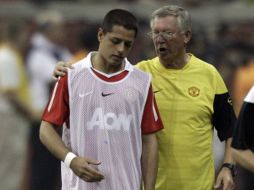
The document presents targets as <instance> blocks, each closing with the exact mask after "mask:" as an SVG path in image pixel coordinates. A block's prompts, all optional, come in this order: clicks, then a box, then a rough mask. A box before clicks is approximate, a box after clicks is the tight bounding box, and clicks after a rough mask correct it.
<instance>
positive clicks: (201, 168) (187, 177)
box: [54, 5, 236, 190]
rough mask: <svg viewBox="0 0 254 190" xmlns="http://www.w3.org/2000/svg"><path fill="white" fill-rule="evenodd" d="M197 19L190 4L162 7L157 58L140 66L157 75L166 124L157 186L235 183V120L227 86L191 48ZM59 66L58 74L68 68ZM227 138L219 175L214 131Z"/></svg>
mask: <svg viewBox="0 0 254 190" xmlns="http://www.w3.org/2000/svg"><path fill="white" fill-rule="evenodd" d="M191 34H192V31H191V19H190V15H189V13H188V11H186V10H185V9H184V8H182V7H179V6H175V5H170V6H164V7H161V8H159V9H158V10H156V11H155V12H154V13H153V14H152V18H151V32H150V33H149V36H150V37H151V38H152V40H153V42H154V47H155V51H156V54H157V57H155V58H153V59H151V60H147V61H141V62H140V63H138V64H137V67H138V68H140V69H141V70H143V71H145V72H148V73H150V74H151V75H152V77H153V80H152V84H153V86H154V93H155V96H156V100H157V102H158V109H159V112H160V114H161V119H162V121H163V124H164V127H165V128H164V130H162V131H160V132H159V133H158V135H157V137H158V147H159V168H158V177H157V182H156V189H157V190H178V189H179V190H190V189H191V190H194V189H195V190H213V189H214V187H215V188H220V187H222V188H223V190H232V189H233V186H234V182H233V175H232V174H233V173H232V169H233V167H234V165H233V164H234V161H233V158H232V153H231V148H230V144H231V136H232V132H233V126H234V122H235V119H236V118H235V115H234V111H233V108H232V104H231V103H232V102H231V99H230V96H229V93H228V91H227V88H226V86H225V84H224V82H223V80H222V78H221V76H220V74H219V73H218V71H217V70H216V69H215V68H214V67H213V66H212V65H210V64H208V63H206V62H204V61H202V60H200V59H198V58H197V57H195V56H194V55H193V54H191V53H187V52H186V47H187V44H188V43H189V41H190V39H191ZM61 65H63V64H59V65H58V66H57V67H56V68H55V73H54V74H55V75H61V74H63V72H64V70H65V69H64V68H63V67H62V66H61ZM214 127H215V129H216V130H217V131H218V136H219V138H220V140H222V141H223V140H225V141H226V147H225V153H224V160H223V164H222V168H221V170H220V172H219V174H218V177H217V179H216V181H215V180H214V179H215V167H214V157H213V150H212V141H213V129H214Z"/></svg>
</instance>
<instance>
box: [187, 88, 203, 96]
mask: <svg viewBox="0 0 254 190" xmlns="http://www.w3.org/2000/svg"><path fill="white" fill-rule="evenodd" d="M188 93H189V95H190V96H192V97H197V96H199V94H200V89H198V88H197V87H195V86H191V87H190V88H188Z"/></svg>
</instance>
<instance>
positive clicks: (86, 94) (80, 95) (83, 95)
mask: <svg viewBox="0 0 254 190" xmlns="http://www.w3.org/2000/svg"><path fill="white" fill-rule="evenodd" d="M92 93H93V91H90V92H86V93H83V94H82V93H80V94H79V97H80V98H84V97H85V96H88V95H90V94H92Z"/></svg>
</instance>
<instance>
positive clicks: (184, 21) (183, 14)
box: [150, 5, 191, 32]
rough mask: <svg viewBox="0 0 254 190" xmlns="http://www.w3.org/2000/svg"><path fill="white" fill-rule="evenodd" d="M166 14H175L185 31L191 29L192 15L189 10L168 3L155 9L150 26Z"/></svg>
mask: <svg viewBox="0 0 254 190" xmlns="http://www.w3.org/2000/svg"><path fill="white" fill-rule="evenodd" d="M166 16H175V17H176V18H177V22H178V24H179V27H180V29H181V30H182V31H183V32H186V31H191V17H190V14H189V12H188V11H187V10H185V9H184V8H182V7H180V6H177V5H167V6H163V7H161V8H159V9H157V10H155V11H154V12H153V13H152V17H151V21H150V26H151V27H152V24H153V21H154V19H156V18H161V17H166Z"/></svg>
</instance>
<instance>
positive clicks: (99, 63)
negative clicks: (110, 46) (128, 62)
mask: <svg viewBox="0 0 254 190" xmlns="http://www.w3.org/2000/svg"><path fill="white" fill-rule="evenodd" d="M91 63H92V67H93V68H94V69H96V70H98V71H100V72H103V73H105V74H112V73H117V72H119V71H121V70H124V67H125V64H123V63H122V64H119V65H110V64H108V63H107V62H106V61H105V60H104V59H103V58H102V57H101V56H100V55H99V54H98V53H96V54H95V55H92V57H91Z"/></svg>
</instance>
